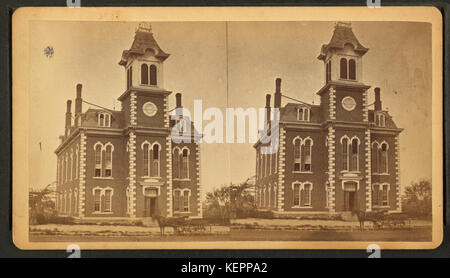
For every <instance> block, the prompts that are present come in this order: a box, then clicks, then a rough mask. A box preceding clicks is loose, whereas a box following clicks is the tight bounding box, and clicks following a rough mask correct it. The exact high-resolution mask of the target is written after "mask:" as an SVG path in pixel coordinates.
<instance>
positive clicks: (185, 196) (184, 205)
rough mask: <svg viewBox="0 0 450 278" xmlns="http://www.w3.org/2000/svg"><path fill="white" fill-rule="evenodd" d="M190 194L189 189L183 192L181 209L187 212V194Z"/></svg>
mask: <svg viewBox="0 0 450 278" xmlns="http://www.w3.org/2000/svg"><path fill="white" fill-rule="evenodd" d="M190 195H191V192H190V191H189V190H184V192H183V197H184V198H183V199H184V200H183V211H184V212H188V211H189V203H190V202H189V196H190Z"/></svg>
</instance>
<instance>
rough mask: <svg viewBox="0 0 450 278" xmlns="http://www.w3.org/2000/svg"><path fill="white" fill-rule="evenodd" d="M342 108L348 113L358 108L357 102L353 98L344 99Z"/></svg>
mask: <svg viewBox="0 0 450 278" xmlns="http://www.w3.org/2000/svg"><path fill="white" fill-rule="evenodd" d="M342 107H343V108H344V109H345V110H347V111H352V110H353V109H355V107H356V101H355V99H354V98H352V97H344V98H343V99H342Z"/></svg>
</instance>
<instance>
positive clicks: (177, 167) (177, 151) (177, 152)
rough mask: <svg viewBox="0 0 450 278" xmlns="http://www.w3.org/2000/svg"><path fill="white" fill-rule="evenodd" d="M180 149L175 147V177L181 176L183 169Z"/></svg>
mask: <svg viewBox="0 0 450 278" xmlns="http://www.w3.org/2000/svg"><path fill="white" fill-rule="evenodd" d="M180 158H181V156H180V149H179V148H174V150H173V159H172V160H173V173H174V178H176V179H179V178H180V177H181V174H180V169H181V167H180V166H181V161H180Z"/></svg>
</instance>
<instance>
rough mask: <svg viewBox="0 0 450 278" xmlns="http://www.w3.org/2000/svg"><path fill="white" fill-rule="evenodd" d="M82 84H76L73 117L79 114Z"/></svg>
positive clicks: (81, 102)
mask: <svg viewBox="0 0 450 278" xmlns="http://www.w3.org/2000/svg"><path fill="white" fill-rule="evenodd" d="M82 87H83V85H81V84H77V98H76V99H75V117H77V116H78V115H80V114H81V111H82V107H83V106H82V105H83V99H82V98H81V88H82Z"/></svg>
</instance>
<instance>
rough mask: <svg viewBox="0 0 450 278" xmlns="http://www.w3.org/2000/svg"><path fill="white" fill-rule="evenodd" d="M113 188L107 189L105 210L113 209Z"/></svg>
mask: <svg viewBox="0 0 450 278" xmlns="http://www.w3.org/2000/svg"><path fill="white" fill-rule="evenodd" d="M111 193H112V190H111V189H106V190H105V206H104V209H103V210H104V211H105V212H110V211H111V198H112V194H111Z"/></svg>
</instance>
